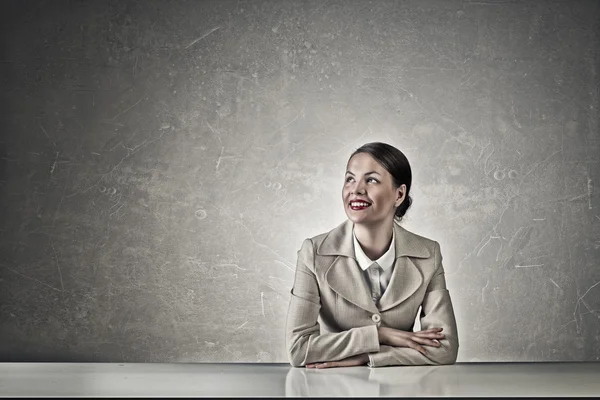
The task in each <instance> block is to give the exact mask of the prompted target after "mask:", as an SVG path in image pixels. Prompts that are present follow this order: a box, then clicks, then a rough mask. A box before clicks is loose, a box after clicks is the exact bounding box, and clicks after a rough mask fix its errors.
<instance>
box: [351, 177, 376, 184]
mask: <svg viewBox="0 0 600 400" xmlns="http://www.w3.org/2000/svg"><path fill="white" fill-rule="evenodd" d="M349 179H352V177H351V176H348V177H347V178H346V182H348V180H349ZM371 179H372V180H373V181H375V182H377V183H379V181H378V180H377V179H375V178H373V177H369V178H368V179H367V182H368V181H370V180H371Z"/></svg>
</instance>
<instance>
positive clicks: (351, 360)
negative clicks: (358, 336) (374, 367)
mask: <svg viewBox="0 0 600 400" xmlns="http://www.w3.org/2000/svg"><path fill="white" fill-rule="evenodd" d="M368 362H369V355H368V354H367V353H363V354H359V355H357V356H352V357H348V358H344V359H343V360H339V361H327V362H320V363H313V364H306V368H316V369H323V368H334V367H357V366H359V365H365V364H367V363H368Z"/></svg>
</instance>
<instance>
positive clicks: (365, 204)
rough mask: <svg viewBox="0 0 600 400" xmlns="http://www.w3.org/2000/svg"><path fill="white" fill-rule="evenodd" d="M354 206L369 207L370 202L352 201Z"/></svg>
mask: <svg viewBox="0 0 600 400" xmlns="http://www.w3.org/2000/svg"><path fill="white" fill-rule="evenodd" d="M350 205H351V206H352V207H368V206H369V204H368V203H350Z"/></svg>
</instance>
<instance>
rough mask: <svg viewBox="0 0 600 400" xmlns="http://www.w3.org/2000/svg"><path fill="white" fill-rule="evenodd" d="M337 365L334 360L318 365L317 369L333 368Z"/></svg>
mask: <svg viewBox="0 0 600 400" xmlns="http://www.w3.org/2000/svg"><path fill="white" fill-rule="evenodd" d="M331 367H335V363H333V362H325V363H321V364H318V365H317V367H316V368H317V369H324V368H331Z"/></svg>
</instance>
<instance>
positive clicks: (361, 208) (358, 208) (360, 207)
mask: <svg viewBox="0 0 600 400" xmlns="http://www.w3.org/2000/svg"><path fill="white" fill-rule="evenodd" d="M353 203H363V204H368V205H367V206H364V205H362V206H357V207H355V206H353V205H352V204H353ZM348 206H350V209H352V210H364V209H365V208H368V207H370V206H371V203H370V202H368V201H366V200H351V201H350V202H349V203H348Z"/></svg>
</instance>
